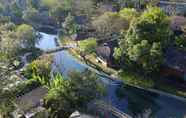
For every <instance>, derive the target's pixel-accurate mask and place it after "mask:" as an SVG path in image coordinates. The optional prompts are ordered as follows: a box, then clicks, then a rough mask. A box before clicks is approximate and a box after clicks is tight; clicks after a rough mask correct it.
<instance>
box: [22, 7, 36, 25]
mask: <svg viewBox="0 0 186 118" xmlns="http://www.w3.org/2000/svg"><path fill="white" fill-rule="evenodd" d="M38 13H39V12H38V10H37V9H35V8H32V7H31V8H29V9H28V8H27V9H26V10H25V11H24V12H23V19H24V20H26V21H32V22H33V21H35V20H36V19H37V17H38Z"/></svg>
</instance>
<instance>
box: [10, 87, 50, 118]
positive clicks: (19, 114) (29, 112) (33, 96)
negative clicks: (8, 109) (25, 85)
mask: <svg viewBox="0 0 186 118" xmlns="http://www.w3.org/2000/svg"><path fill="white" fill-rule="evenodd" d="M47 93H48V90H47V89H46V88H44V87H39V88H36V89H34V90H32V91H31V92H29V93H27V94H25V95H23V96H20V97H18V98H17V100H16V106H17V109H16V110H15V111H14V112H13V113H12V116H13V118H31V117H33V116H34V115H35V114H36V113H38V112H41V111H43V110H45V109H44V108H43V107H42V99H43V98H44V97H45V95H46V94H47Z"/></svg>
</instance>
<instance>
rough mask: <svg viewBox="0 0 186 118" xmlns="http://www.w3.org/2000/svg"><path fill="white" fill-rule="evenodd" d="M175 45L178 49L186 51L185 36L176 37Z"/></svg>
mask: <svg viewBox="0 0 186 118" xmlns="http://www.w3.org/2000/svg"><path fill="white" fill-rule="evenodd" d="M175 43H176V46H177V47H179V48H181V49H186V38H185V37H184V36H179V37H176V39H175Z"/></svg>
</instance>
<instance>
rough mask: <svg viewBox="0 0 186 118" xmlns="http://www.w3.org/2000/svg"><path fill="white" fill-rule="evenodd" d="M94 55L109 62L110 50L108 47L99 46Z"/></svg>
mask: <svg viewBox="0 0 186 118" xmlns="http://www.w3.org/2000/svg"><path fill="white" fill-rule="evenodd" d="M96 53H97V55H98V56H99V57H101V58H103V59H106V60H109V59H110V56H111V49H110V47H109V46H100V47H98V48H97V49H96Z"/></svg>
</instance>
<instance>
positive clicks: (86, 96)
mask: <svg viewBox="0 0 186 118" xmlns="http://www.w3.org/2000/svg"><path fill="white" fill-rule="evenodd" d="M158 2H159V1H158V0H150V1H146V0H117V1H115V0H16V1H15V0H8V1H7V0H0V80H1V82H0V117H3V118H8V117H10V113H11V112H12V111H14V110H15V109H16V108H17V106H16V105H15V103H14V102H15V100H16V98H17V97H18V96H22V95H24V94H26V93H28V92H30V91H32V90H33V89H35V88H37V87H40V86H42V87H43V86H45V87H46V89H47V90H48V94H47V96H45V98H44V105H43V107H44V108H45V111H48V112H49V116H50V117H51V118H61V117H69V115H70V114H71V113H72V112H74V111H75V110H79V111H80V112H81V111H82V112H86V109H87V108H88V105H89V104H90V103H91V102H92V101H94V100H96V99H100V97H101V96H102V95H104V92H105V91H104V89H105V86H104V85H103V84H101V83H102V81H100V78H99V77H98V75H97V74H95V73H93V72H90V71H89V70H85V71H84V72H74V71H72V72H69V75H67V77H66V76H65V77H63V75H61V74H56V72H53V70H52V64H53V58H52V57H51V56H41V54H43V53H41V52H42V51H41V50H40V49H37V48H36V44H37V42H38V41H39V37H38V32H37V30H38V29H39V30H42V29H44V30H45V27H47V30H55V31H54V32H57V33H58V34H59V35H60V38H62V39H63V40H62V41H63V45H64V44H66V45H68V46H69V45H70V46H71V45H74V48H72V49H69V50H70V52H72V53H73V54H74V55H76V57H79V58H82V61H84V62H85V63H86V64H88V65H90V66H91V67H93V68H95V69H96V70H97V71H100V72H105V73H107V74H108V75H117V74H118V78H120V79H121V80H122V81H124V82H125V83H126V84H127V85H125V86H124V87H123V86H119V89H118V90H117V91H116V94H117V95H118V96H119V97H121V98H122V97H125V96H127V98H125V99H128V107H129V109H130V110H131V111H129V112H131V113H134V115H136V114H138V113H142V112H144V110H145V109H147V108H151V107H153V106H154V107H153V108H154V109H155V110H157V109H158V106H156V104H155V101H154V100H153V98H156V97H157V95H152V93H148V92H146V91H140V92H139V90H138V89H137V88H136V87H141V88H144V89H147V90H149V89H150V90H151V89H156V90H162V91H165V92H168V93H172V94H175V95H178V96H183V97H185V96H186V92H185V91H184V90H185V82H186V81H184V80H183V78H182V80H181V79H180V80H179V81H176V82H174V81H173V80H170V79H169V81H167V80H168V79H164V77H162V75H161V73H160V71H161V69H162V65H163V67H164V66H167V63H165V61H167V60H169V59H167V50H168V49H169V48H171V49H172V48H173V49H176V50H177V49H179V50H178V51H182V52H185V51H186V26H179V23H178V24H177V23H175V24H174V25H176V29H177V30H178V31H175V30H174V29H173V28H172V27H170V24H171V23H170V21H171V20H172V17H171V16H169V15H167V14H166V13H165V12H164V11H163V9H161V8H159V7H156V5H157V4H158ZM173 11H174V10H173ZM174 12H175V11H174ZM176 22H177V21H176ZM180 22H181V21H180ZM177 25H178V26H177ZM43 27H44V28H43ZM36 29H37V30H36ZM64 38H68V39H64ZM56 39H57V38H56ZM56 39H55V40H56ZM73 39H74V40H73ZM47 43H48V42H47ZM103 46H105V47H106V48H107V49H108V50H109V51H108V50H107V49H104V48H103V49H101V48H100V50H101V51H100V52H101V53H100V54H99V55H98V54H96V53H98V50H97V47H103ZM105 53H109V54H110V55H109V54H105ZM27 54H28V55H27ZM46 55H47V54H46ZM97 56H99V57H100V58H99V59H100V60H98V58H97ZM64 58H65V57H64ZM180 58H183V59H184V56H183V57H180ZM101 59H102V60H101ZM59 61H60V60H59ZM102 61H106V62H105V63H108V65H109V67H107V66H105V65H104V64H102V63H104V62H102ZM175 61H176V63H178V61H177V60H175ZM27 62H28V63H27ZM180 65H181V66H186V65H184V64H183V65H182V64H180ZM180 65H179V66H180ZM110 67H113V68H110ZM174 67H175V66H174ZM64 68H65V67H64ZM67 68H68V67H67ZM174 69H177V66H176V68H174ZM118 70H121V71H118ZM177 71H178V73H177V72H175V73H172V74H180V73H181V74H180V75H179V77H180V76H183V75H184V74H183V71H182V70H177ZM65 74H67V73H65ZM154 75H156V78H155V77H154ZM23 78H26V79H27V80H25V79H24V80H23ZM176 79H177V78H176ZM113 81H114V80H113ZM180 81H181V82H183V83H181V82H180ZM104 82H105V81H104ZM171 82H172V83H171ZM129 85H130V86H134V87H133V88H132V87H129ZM108 87H110V86H108ZM111 89H113V88H112V87H111ZM137 93H140V94H139V95H137ZM135 94H136V95H135ZM139 96H140V97H139ZM146 96H147V97H148V99H147V101H146V99H142V98H145V97H146ZM106 97H107V96H106ZM101 98H102V97H101ZM134 98H136V99H134ZM138 100H139V101H142V102H139V101H138ZM137 103H140V107H141V106H142V108H141V109H140V108H139V107H136V106H137ZM134 106H135V107H134ZM138 106H139V105H138ZM40 115H41V116H40ZM42 115H43V114H42V113H41V114H38V116H37V117H43V116H42ZM152 116H153V115H152Z"/></svg>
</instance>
